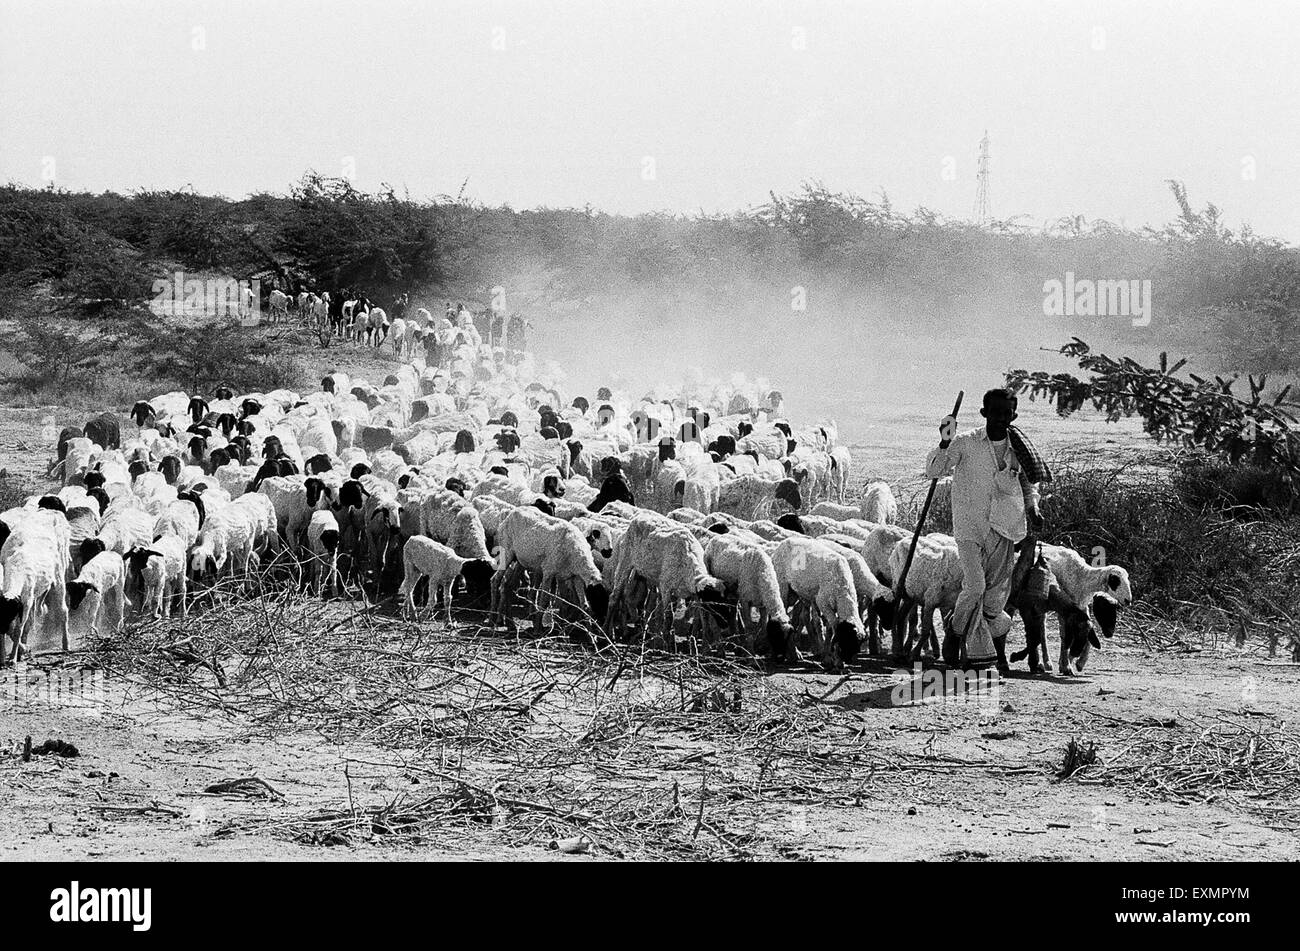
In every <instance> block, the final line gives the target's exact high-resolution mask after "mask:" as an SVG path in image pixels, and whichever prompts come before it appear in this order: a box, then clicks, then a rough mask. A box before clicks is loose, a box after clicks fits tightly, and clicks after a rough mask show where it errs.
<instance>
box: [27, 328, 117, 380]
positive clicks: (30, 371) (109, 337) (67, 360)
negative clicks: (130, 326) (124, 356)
mask: <svg viewBox="0 0 1300 951" xmlns="http://www.w3.org/2000/svg"><path fill="white" fill-rule="evenodd" d="M15 323H16V324H17V327H18V332H17V333H16V334H15V335H14V336H13V337H12V338H11V339H10V340H9V341H7V343H6V347H5V348H6V349H7V350H8V351H9V352H11V353H12V354H13V355H14V356H15V357H16V358H17V359H18V360H19V361H20V362H21V363H22V364H23V365H24V366H25V367H26V368H27V374H26V376H25V378H24V380H23V381H22V382H23V383H24V385H26V386H27V387H28V388H36V387H40V386H48V385H51V384H53V385H58V386H65V385H70V384H75V385H78V386H87V387H89V388H90V389H92V390H93V389H94V386H95V383H96V380H97V376H98V373H99V371H100V370H101V368H103V367H104V365H105V364H106V363H107V362H109V361H110V360H111V359H112V357H113V356H114V354H115V353H117V351H118V350H119V349H120V348H121V347H122V345H123V331H122V330H121V329H119V328H118V327H117V326H116V325H109V326H107V327H104V326H97V325H95V324H92V323H87V322H84V321H66V320H59V321H52V320H49V319H47V318H46V317H45V316H40V315H32V314H30V313H29V314H23V315H20V316H18V317H16V318H15Z"/></svg>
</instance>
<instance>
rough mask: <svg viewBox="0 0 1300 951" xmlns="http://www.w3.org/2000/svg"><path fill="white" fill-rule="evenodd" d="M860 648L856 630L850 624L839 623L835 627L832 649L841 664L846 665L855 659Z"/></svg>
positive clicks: (845, 622) (846, 622) (847, 622)
mask: <svg viewBox="0 0 1300 951" xmlns="http://www.w3.org/2000/svg"><path fill="white" fill-rule="evenodd" d="M861 646H862V645H861V643H860V642H859V641H858V632H857V629H856V628H855V627H854V626H853V624H852V623H850V622H849V621H840V622H839V623H838V624H836V625H835V636H834V639H833V648H834V654H835V655H836V656H838V657H839V660H840V662H841V663H845V664H847V663H849V662H850V661H852V660H853V659H854V658H855V657H857V656H858V650H859V649H860V647H861Z"/></svg>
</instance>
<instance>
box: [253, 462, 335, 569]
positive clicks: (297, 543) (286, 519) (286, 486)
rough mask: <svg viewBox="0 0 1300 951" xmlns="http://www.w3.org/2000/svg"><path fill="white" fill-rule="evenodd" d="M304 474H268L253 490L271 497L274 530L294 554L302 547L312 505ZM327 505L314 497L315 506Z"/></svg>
mask: <svg viewBox="0 0 1300 951" xmlns="http://www.w3.org/2000/svg"><path fill="white" fill-rule="evenodd" d="M306 482H307V480H306V478H305V477H304V476H300V475H295V476H272V477H271V478H269V479H265V480H263V482H262V484H261V485H260V486H259V487H258V489H257V491H258V492H260V493H261V494H262V495H264V496H266V497H267V498H268V499H270V500H271V506H272V508H273V509H274V510H275V529H276V532H278V533H279V535H280V537H281V538H282V539H283V540H284V542H285V544H286V545H287V546H288V549H289V552H290V553H291V554H293V555H294V556H295V557H296V556H297V555H298V553H299V552H300V551H301V549H302V536H303V533H304V532H305V531H306V530H307V523H308V522H309V521H310V520H311V513H312V506H310V505H308V504H307V485H306ZM323 504H327V503H325V502H323V501H322V500H321V499H317V505H323Z"/></svg>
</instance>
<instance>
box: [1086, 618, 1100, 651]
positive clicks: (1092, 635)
mask: <svg viewBox="0 0 1300 951" xmlns="http://www.w3.org/2000/svg"><path fill="white" fill-rule="evenodd" d="M1088 643H1089V644H1091V645H1092V646H1093V647H1095V648H1097V650H1101V641H1099V640H1097V632H1096V631H1094V630H1093V629H1092V625H1091V624H1089V625H1088Z"/></svg>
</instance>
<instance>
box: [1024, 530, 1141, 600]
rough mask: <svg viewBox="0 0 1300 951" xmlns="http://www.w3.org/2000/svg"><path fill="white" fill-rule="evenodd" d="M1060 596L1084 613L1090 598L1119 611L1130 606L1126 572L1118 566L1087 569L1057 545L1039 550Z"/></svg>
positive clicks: (1075, 555)
mask: <svg viewBox="0 0 1300 951" xmlns="http://www.w3.org/2000/svg"><path fill="white" fill-rule="evenodd" d="M1040 551H1041V553H1042V555H1043V558H1044V559H1045V560H1046V561H1047V566H1048V567H1049V568H1050V569H1051V570H1052V575H1053V577H1054V578H1055V579H1056V583H1057V584H1058V585H1059V586H1060V588H1061V593H1062V594H1063V595H1065V597H1066V598H1067V599H1068V600H1069V601H1070V603H1071V604H1075V605H1077V606H1078V607H1080V608H1083V609H1084V610H1085V611H1086V610H1087V609H1088V606H1089V605H1090V604H1091V603H1092V598H1093V595H1096V594H1103V595H1105V596H1106V597H1108V598H1110V599H1111V600H1112V601H1114V602H1116V603H1117V604H1119V605H1120V606H1121V607H1127V606H1128V605H1130V604H1132V603H1133V589H1132V587H1131V586H1130V584H1129V577H1128V570H1127V569H1125V568H1121V567H1120V566H1119V565H1097V566H1093V565H1089V564H1088V563H1087V562H1086V561H1085V560H1084V558H1083V556H1082V555H1080V554H1079V553H1078V552H1077V551H1074V550H1073V549H1071V548H1064V547H1062V546H1061V545H1047V544H1044V545H1042V546H1040Z"/></svg>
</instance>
